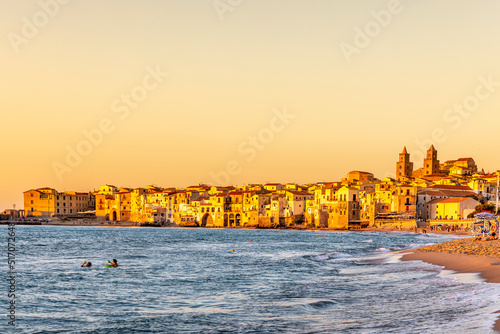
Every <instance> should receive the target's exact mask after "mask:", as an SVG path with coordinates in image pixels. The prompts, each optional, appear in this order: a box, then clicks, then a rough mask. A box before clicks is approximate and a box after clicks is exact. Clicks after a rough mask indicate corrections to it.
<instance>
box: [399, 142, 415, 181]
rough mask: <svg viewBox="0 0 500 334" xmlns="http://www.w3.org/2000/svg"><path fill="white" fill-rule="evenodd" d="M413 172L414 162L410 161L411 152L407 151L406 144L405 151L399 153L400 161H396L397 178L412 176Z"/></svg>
mask: <svg viewBox="0 0 500 334" xmlns="http://www.w3.org/2000/svg"><path fill="white" fill-rule="evenodd" d="M412 173H413V162H410V154H409V153H408V152H407V151H406V146H405V147H404V148H403V152H402V153H399V161H398V162H397V163H396V179H397V180H398V181H399V180H402V179H404V178H411V177H412Z"/></svg>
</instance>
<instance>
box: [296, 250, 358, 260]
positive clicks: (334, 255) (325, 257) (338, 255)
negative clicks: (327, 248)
mask: <svg viewBox="0 0 500 334" xmlns="http://www.w3.org/2000/svg"><path fill="white" fill-rule="evenodd" d="M305 257H306V258H308V259H310V260H313V261H316V262H323V261H327V260H332V259H339V258H348V257H352V255H351V254H347V253H341V252H331V253H325V254H319V255H306V256H305Z"/></svg>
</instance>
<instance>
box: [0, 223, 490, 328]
mask: <svg viewBox="0 0 500 334" xmlns="http://www.w3.org/2000/svg"><path fill="white" fill-rule="evenodd" d="M0 231H1V233H3V235H5V238H3V239H4V241H5V245H4V246H5V247H4V248H5V253H6V252H7V242H6V241H7V239H6V238H7V237H6V236H7V227H6V226H2V227H1V228H0ZM453 238H456V236H451V235H433V234H414V233H388V234H387V233H379V232H330V231H329V232H326V231H295V230H239V229H174V228H170V229H158V228H111V227H59V226H57V227H55V226H17V227H16V260H17V262H16V265H17V267H16V271H17V274H16V275H17V276H16V326H15V328H14V329H13V328H12V326H9V325H8V318H7V316H6V315H7V303H8V299H7V290H8V287H7V283H6V280H5V276H6V271H7V265H6V262H7V259H6V258H5V259H4V261H2V266H3V270H2V275H4V277H3V279H2V283H1V291H3V292H2V293H1V296H0V305H1V309H2V310H3V311H2V313H3V314H4V315H5V316H4V317H3V319H1V323H0V332H2V333H8V332H16V333H490V332H491V328H492V326H493V323H494V321H495V320H496V315H495V314H494V312H495V311H497V310H500V305H499V302H498V300H499V296H500V289H499V286H498V285H497V284H488V283H484V282H481V281H480V280H472V281H471V280H470V277H469V279H467V280H460V279H458V278H457V277H458V276H454V275H443V274H442V268H441V267H438V266H434V265H430V264H425V263H422V262H420V261H411V262H402V261H399V260H398V259H397V257H398V256H396V255H394V254H393V253H392V252H394V251H398V250H403V249H408V248H414V247H419V246H423V245H429V244H434V243H438V242H443V241H448V240H451V239H453ZM233 250H234V251H233ZM113 258H115V259H117V260H118V263H119V265H120V266H119V267H117V268H105V267H104V265H105V264H106V263H107V261H108V260H111V259H113ZM84 260H87V261H91V262H92V264H93V265H92V267H90V268H81V267H80V264H81V263H83V261H84Z"/></svg>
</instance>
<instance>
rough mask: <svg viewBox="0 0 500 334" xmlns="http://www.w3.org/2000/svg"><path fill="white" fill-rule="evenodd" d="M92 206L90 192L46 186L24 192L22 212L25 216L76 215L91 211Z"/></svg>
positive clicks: (93, 204)
mask: <svg viewBox="0 0 500 334" xmlns="http://www.w3.org/2000/svg"><path fill="white" fill-rule="evenodd" d="M94 208H95V197H94V195H93V194H92V193H83V192H76V191H66V192H58V191H57V190H55V189H52V188H48V187H46V188H38V189H31V190H28V191H25V192H24V214H25V216H26V217H54V216H67V215H76V214H81V213H84V212H88V211H93V210H94Z"/></svg>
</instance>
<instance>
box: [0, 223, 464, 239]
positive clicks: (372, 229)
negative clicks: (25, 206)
mask: <svg viewBox="0 0 500 334" xmlns="http://www.w3.org/2000/svg"><path fill="white" fill-rule="evenodd" d="M9 222H10V223H15V224H16V225H20V226H21V225H23V226H74V227H88V226H97V227H124V228H139V227H140V228H142V227H147V228H187V229H237V230H297V231H325V232H342V233H343V232H379V233H405V232H406V233H415V232H414V229H409V228H407V229H395V228H391V227H365V228H356V229H345V230H341V229H333V228H328V227H316V228H314V227H307V228H305V227H279V228H266V227H253V226H252V227H250V226H248V227H247V226H238V227H229V226H228V227H219V226H205V227H198V226H182V225H177V224H175V223H170V224H168V225H165V226H154V225H149V226H148V225H143V226H141V225H139V224H140V223H134V222H120V221H116V222H113V221H103V223H101V222H100V221H95V220H90V221H89V220H87V221H78V220H70V221H61V222H54V221H52V222H48V223H47V222H29V221H25V222H23V221H12V220H5V221H1V222H0V225H7V224H8V223H9ZM427 233H430V234H445V235H464V236H470V232H465V231H460V230H459V231H454V232H451V231H450V232H447V231H439V230H438V231H429V232H427ZM416 234H424V233H422V232H421V231H420V230H419V232H417V233H416Z"/></svg>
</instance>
